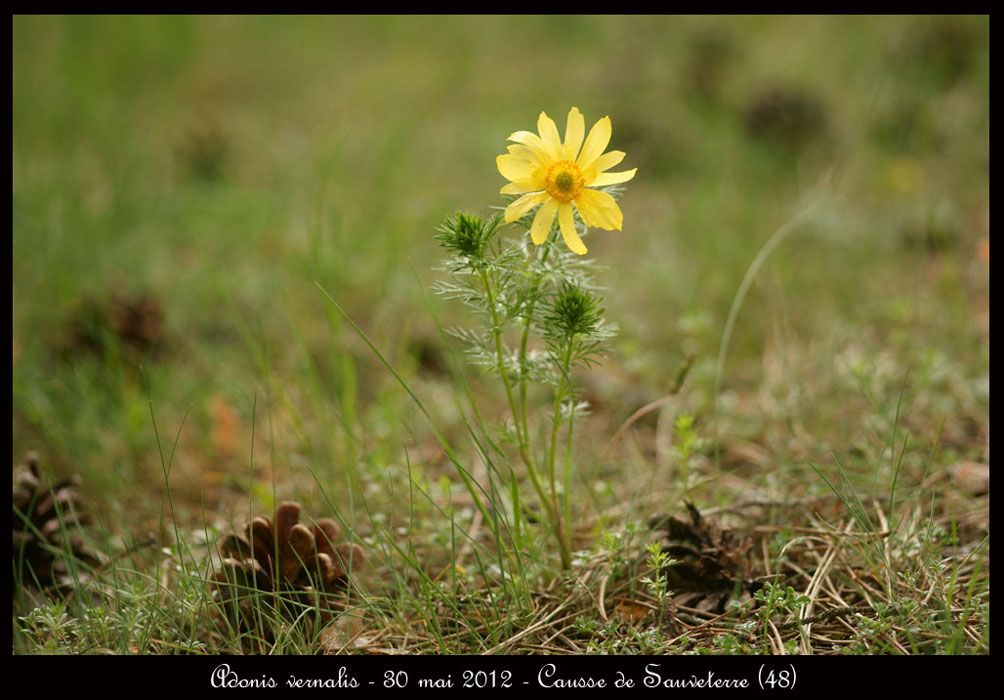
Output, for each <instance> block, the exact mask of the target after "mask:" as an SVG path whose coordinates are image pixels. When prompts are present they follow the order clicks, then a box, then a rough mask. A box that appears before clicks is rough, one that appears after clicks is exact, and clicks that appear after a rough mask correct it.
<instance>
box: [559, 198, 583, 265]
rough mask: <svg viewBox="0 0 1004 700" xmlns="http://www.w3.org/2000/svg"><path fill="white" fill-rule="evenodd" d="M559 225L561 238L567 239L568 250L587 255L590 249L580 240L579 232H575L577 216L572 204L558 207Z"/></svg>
mask: <svg viewBox="0 0 1004 700" xmlns="http://www.w3.org/2000/svg"><path fill="white" fill-rule="evenodd" d="M558 224H559V225H560V226H561V237H562V238H564V239H565V245H567V246H568V249H569V250H571V251H572V252H573V253H578V254H579V255H585V254H586V253H587V252H588V249H587V248H586V244H585V243H583V242H582V239H581V238H579V232H578V231H576V230H575V215H574V214H573V212H572V205H571V204H567V203H566V204H562V205H561V206H560V207H558Z"/></svg>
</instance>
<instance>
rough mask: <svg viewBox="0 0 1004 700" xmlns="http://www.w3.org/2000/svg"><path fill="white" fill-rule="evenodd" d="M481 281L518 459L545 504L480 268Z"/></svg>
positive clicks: (554, 519)
mask: <svg viewBox="0 0 1004 700" xmlns="http://www.w3.org/2000/svg"><path fill="white" fill-rule="evenodd" d="M481 281H482V283H483V284H484V286H485V294H486V295H487V297H488V307H489V309H490V311H491V318H492V335H493V336H495V358H496V362H497V364H498V370H499V376H500V377H501V378H502V384H503V386H505V393H506V398H507V399H508V400H509V410H510V411H512V418H513V425H514V426H515V428H516V441H517V442H518V443H519V454H520V458H521V459H522V460H523V463H524V464H525V465H526V470H527V473H528V474H529V475H530V481H531V483H532V484H533V488H534V490H536V492H537V496H538V497H539V498H540V500H541V503H542V504H547V503H548V498H547V495H546V493H545V492H544V487H543V486H542V485H541V483H540V477H539V476H538V474H537V469H536V467H535V466H534V462H533V458H532V457H531V456H530V451H529V436H528V431H527V430H526V419H525V417H524V418H522V419H521V418H520V412H519V409H518V407H517V405H516V401H515V398H514V397H513V391H512V384H511V383H510V382H509V373H508V372H507V371H506V368H505V354H504V353H503V350H502V326H501V323H500V321H499V317H498V310H497V309H496V307H495V288H494V286H493V285H492V283H491V280H490V279H489V277H488V272H487V271H486V270H485V269H484V268H481ZM521 426H522V427H521ZM549 511H550V520H551V523H552V525H553V526H554V527H555V529H556V532H555V534H556V535H557V536H558V538H559V540H560V539H561V534H560V530H559V520H560V518H559V516H558V512H557V511H556V510H555V509H554V508H553V507H551V508H549Z"/></svg>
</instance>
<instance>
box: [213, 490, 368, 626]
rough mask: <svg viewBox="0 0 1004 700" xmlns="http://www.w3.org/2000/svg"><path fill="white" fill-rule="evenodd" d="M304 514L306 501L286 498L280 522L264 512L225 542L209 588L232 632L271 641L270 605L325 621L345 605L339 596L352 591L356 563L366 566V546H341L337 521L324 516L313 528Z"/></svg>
mask: <svg viewBox="0 0 1004 700" xmlns="http://www.w3.org/2000/svg"><path fill="white" fill-rule="evenodd" d="M299 517H300V504H298V503H295V502H292V501H283V502H282V503H280V504H279V506H278V508H276V514H275V522H274V523H273V521H272V520H269V519H268V518H265V517H261V516H259V517H257V518H254V519H253V520H252V521H251V522H250V523H249V524H247V525H246V526H245V527H244V529H243V534H237V533H230V534H229V535H227V536H226V537H224V538H223V540H222V541H221V542H220V554H221V555H222V556H223V562H222V565H221V567H220V569H219V570H218V571H217V572H216V573H215V574H213V576H212V578H211V579H210V583H209V586H210V590H211V594H212V598H213V600H214V601H215V602H217V603H219V604H220V607H221V608H222V613H223V615H224V617H225V619H226V620H227V621H228V622H229V626H230V630H232V631H236V632H241V633H246V632H252V633H256V634H257V636H258V637H259V638H261V639H265V640H268V639H269V638H270V637H271V635H270V634H269V633H268V631H267V628H268V625H263V624H262V623H263V622H267V620H268V618H269V615H268V614H267V612H268V609H277V610H278V611H279V612H280V613H282V614H283V615H284V616H285V617H287V618H288V619H298V618H307V617H310V616H305V615H303V612H304V611H305V610H307V609H309V608H311V607H313V608H316V611H317V613H318V615H319V616H320V619H321V621H322V622H323V621H326V620H328V619H330V617H331V613H332V612H334V611H336V610H337V609H338V608H339V607H340V606H341V605H342V602H343V600H344V597H343V596H342V595H338V594H341V593H344V592H346V591H347V589H348V586H349V572H350V567H353V568H356V569H358V567H359V566H360V565H361V564H362V562H363V559H364V554H363V550H362V548H361V547H360V546H359V545H357V544H335V543H336V541H337V539H338V536H339V534H340V528H339V527H338V524H337V523H335V521H334V520H331V519H328V518H320V519H318V520H316V521H314V525H313V526H312V527H311V526H308V525H305V524H303V523H300V522H298V520H299ZM263 594H267V595H263ZM263 618H264V620H263Z"/></svg>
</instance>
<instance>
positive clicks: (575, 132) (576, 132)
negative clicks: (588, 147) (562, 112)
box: [565, 107, 586, 162]
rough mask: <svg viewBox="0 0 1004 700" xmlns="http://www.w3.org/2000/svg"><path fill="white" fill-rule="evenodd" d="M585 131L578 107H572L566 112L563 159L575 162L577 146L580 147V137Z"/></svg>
mask: <svg viewBox="0 0 1004 700" xmlns="http://www.w3.org/2000/svg"><path fill="white" fill-rule="evenodd" d="M585 133H586V120H585V119H584V118H583V117H582V113H581V112H579V110H578V108H576V107H572V109H570V110H569V112H568V120H567V121H566V122H565V160H570V161H572V162H575V157H576V156H578V155H579V148H581V147H582V137H583V136H585Z"/></svg>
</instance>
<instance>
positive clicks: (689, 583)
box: [649, 503, 758, 613]
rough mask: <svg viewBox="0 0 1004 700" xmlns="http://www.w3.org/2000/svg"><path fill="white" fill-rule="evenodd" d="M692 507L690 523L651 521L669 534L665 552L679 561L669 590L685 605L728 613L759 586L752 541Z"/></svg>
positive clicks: (669, 572)
mask: <svg viewBox="0 0 1004 700" xmlns="http://www.w3.org/2000/svg"><path fill="white" fill-rule="evenodd" d="M686 506H687V511H688V514H689V515H690V522H685V521H683V520H680V519H678V518H674V517H670V516H668V515H661V514H660V515H654V516H652V517H651V518H650V519H649V527H651V528H652V529H654V530H662V531H664V532H665V537H664V539H663V541H662V542H661V548H662V550H663V551H664V552H668V553H669V555H670V557H672V558H673V559H674V560H676V563H674V564H672V565H670V566H669V567H667V568H666V569H665V571H664V572H663V573H664V575H665V577H666V586H667V588H669V589H670V590H671V591H673V592H674V593H675V594H676V595H675V596H674V599H673V600H674V602H676V603H677V604H679V605H684V606H688V607H696V608H698V609H700V610H705V611H707V612H714V613H722V612H725V608H726V605H727V603H728V601H729V599H730V598H731V597H733V595H738V598H739V599H740V600H742V599H746V598H748V597H749V595H750V593H751V592H752V591H753V590H754V589H755V588H757V587H758V586H757V585H756V584H755V583H754V582H752V581H750V580H749V579H748V577H749V573H750V561H749V557H748V556H747V555H748V553H749V550H750V547H751V542H750V540H749V539H748V538H745V537H739V536H737V535H736V534H735V533H734V532H732V531H731V530H727V529H723V528H721V527H719V526H718V524H717V523H715V522H714V521H711V520H708V519H706V518H704V517H703V516H702V515H701V513H700V511H698V510H697V508H695V507H694V505H693V504H692V503H687V504H686Z"/></svg>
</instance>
